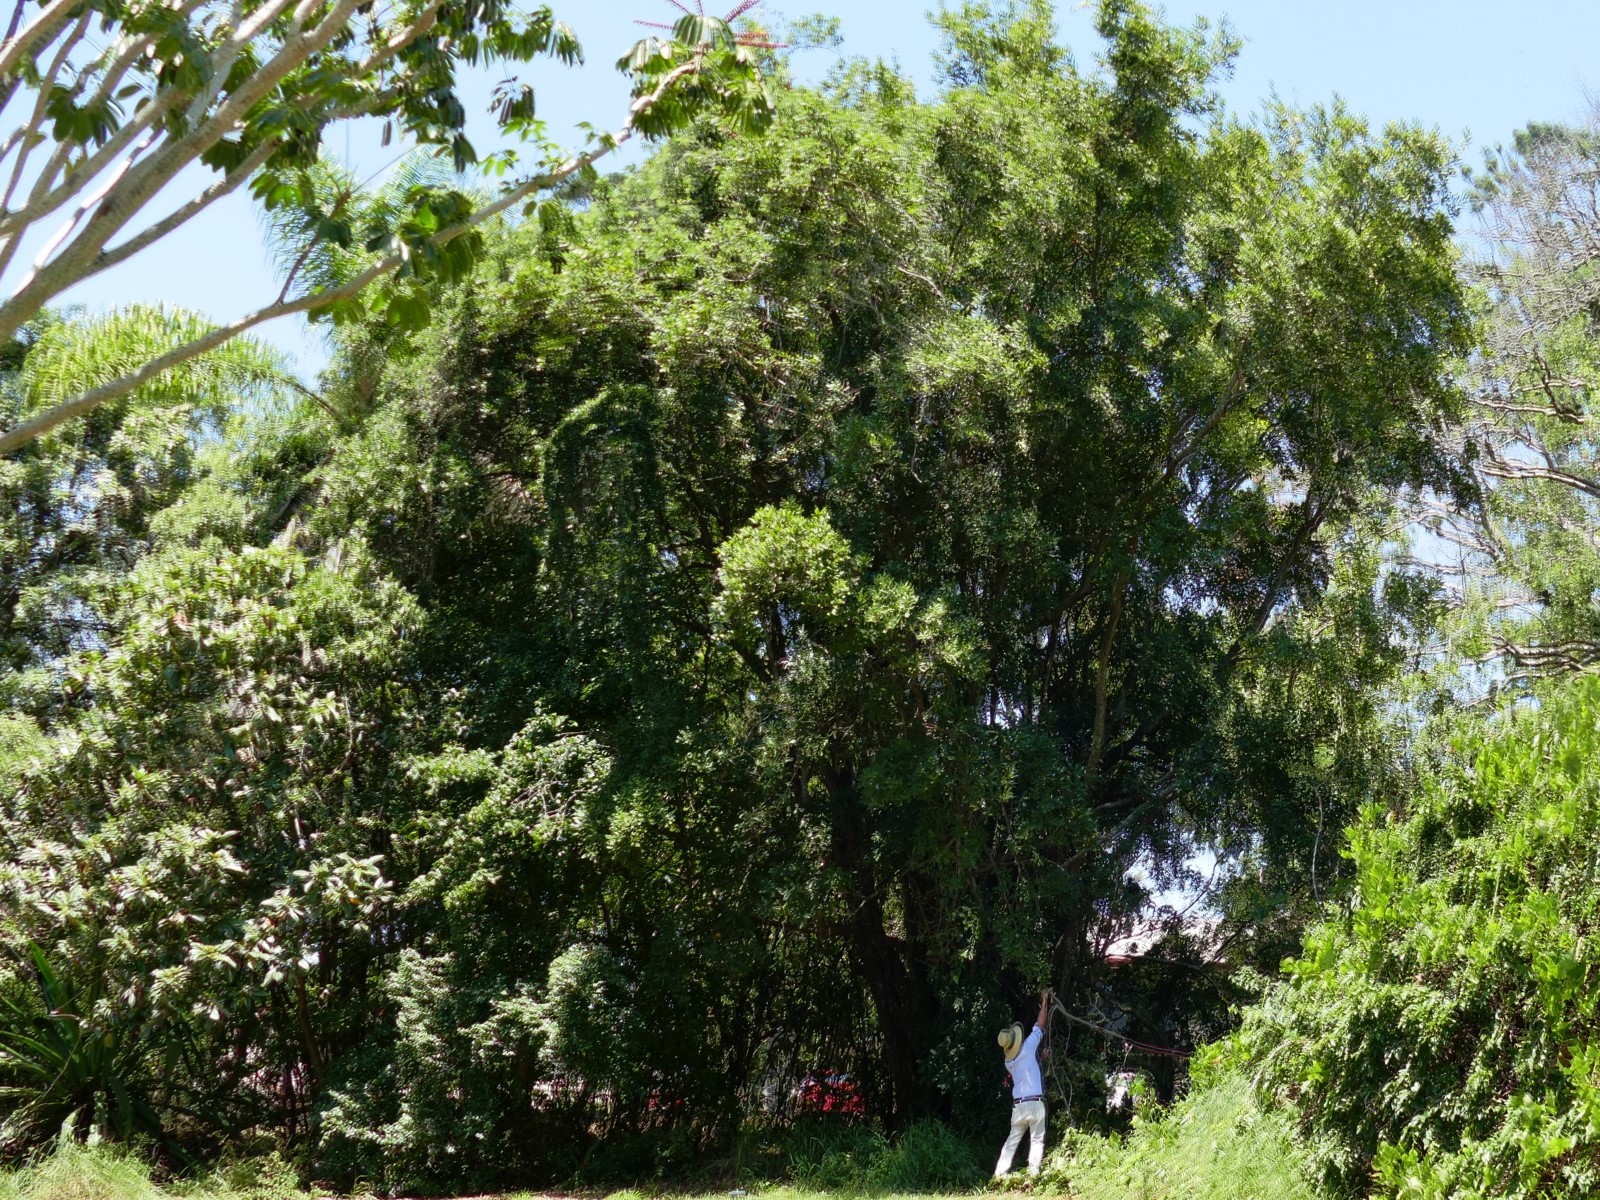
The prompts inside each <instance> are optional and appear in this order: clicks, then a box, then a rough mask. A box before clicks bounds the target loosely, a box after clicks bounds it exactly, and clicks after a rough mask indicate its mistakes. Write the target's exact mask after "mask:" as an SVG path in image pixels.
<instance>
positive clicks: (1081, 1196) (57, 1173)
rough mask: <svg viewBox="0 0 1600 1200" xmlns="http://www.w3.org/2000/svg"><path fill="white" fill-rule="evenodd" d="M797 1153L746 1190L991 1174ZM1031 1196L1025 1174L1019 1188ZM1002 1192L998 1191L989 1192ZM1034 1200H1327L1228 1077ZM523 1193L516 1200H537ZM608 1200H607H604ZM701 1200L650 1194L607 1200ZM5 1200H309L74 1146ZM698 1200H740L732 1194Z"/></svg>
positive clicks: (918, 1182) (811, 1193)
mask: <svg viewBox="0 0 1600 1200" xmlns="http://www.w3.org/2000/svg"><path fill="white" fill-rule="evenodd" d="M813 1140H814V1143H815V1144H811V1143H806V1144H804V1145H802V1146H800V1147H797V1150H798V1153H797V1154H796V1155H795V1157H794V1161H793V1162H792V1168H793V1169H794V1170H795V1171H796V1172H797V1174H798V1176H799V1178H797V1179H796V1180H795V1181H794V1182H793V1183H791V1184H776V1185H774V1184H767V1185H761V1184H750V1185H746V1186H747V1190H748V1192H749V1195H750V1197H751V1198H752V1200H755V1198H756V1197H759V1200H820V1198H822V1197H829V1196H855V1197H871V1198H872V1200H899V1198H901V1197H905V1198H909V1197H913V1196H928V1195H945V1196H950V1195H962V1194H965V1195H975V1194H977V1195H981V1194H984V1193H985V1192H986V1191H987V1188H986V1186H985V1184H986V1181H985V1180H984V1179H983V1173H982V1172H981V1170H979V1169H978V1168H976V1167H974V1165H973V1159H972V1153H973V1151H972V1150H971V1149H970V1148H969V1147H966V1146H964V1145H963V1144H961V1143H960V1142H958V1141H957V1140H956V1139H954V1138H953V1137H952V1136H951V1135H949V1134H948V1133H947V1132H945V1131H944V1130H942V1128H940V1127H937V1126H933V1125H926V1126H917V1127H914V1128H913V1130H911V1131H908V1133H907V1134H906V1135H905V1136H904V1137H902V1138H901V1139H900V1140H899V1141H898V1142H897V1143H890V1142H888V1141H886V1140H884V1139H883V1138H881V1137H879V1136H878V1135H876V1134H870V1133H868V1132H866V1131H855V1132H854V1133H853V1134H852V1135H851V1136H849V1137H844V1136H834V1137H828V1138H822V1137H819V1138H816V1139H813ZM1008 1182H1009V1183H1010V1184H1011V1185H1012V1186H1013V1187H1020V1186H1021V1185H1022V1184H1023V1183H1024V1182H1025V1177H1024V1176H1023V1175H1022V1174H1021V1173H1020V1172H1018V1173H1017V1174H1016V1175H1015V1176H1013V1178H1012V1179H1011V1180H1009V1181H1008ZM989 1186H990V1187H992V1186H993V1185H989ZM1034 1194H1035V1195H1036V1196H1037V1195H1044V1196H1051V1197H1058V1198H1067V1197H1070V1198H1071V1200H1323V1198H1322V1197H1321V1196H1320V1195H1319V1193H1318V1192H1317V1190H1316V1189H1314V1188H1313V1187H1312V1186H1311V1185H1310V1184H1309V1183H1308V1182H1307V1174H1306V1156H1305V1154H1304V1152H1303V1150H1302V1149H1301V1147H1300V1146H1299V1144H1298V1143H1297V1141H1296V1139H1295V1137H1294V1133H1293V1129H1292V1127H1291V1125H1290V1121H1289V1118H1288V1117H1287V1116H1286V1115H1285V1114H1282V1113H1275V1112H1268V1111H1265V1110H1263V1109H1262V1108H1261V1106H1260V1105H1259V1104H1258V1103H1257V1102H1256V1100H1255V1098H1254V1096H1253V1095H1252V1093H1251V1090H1250V1087H1249V1085H1248V1083H1247V1082H1246V1081H1245V1080H1244V1079H1243V1078H1241V1077H1239V1076H1224V1077H1223V1078H1221V1079H1219V1080H1217V1081H1216V1082H1215V1083H1213V1084H1211V1085H1210V1086H1208V1087H1206V1088H1203V1089H1201V1090H1198V1091H1196V1092H1195V1093H1194V1094H1193V1095H1191V1096H1190V1097H1189V1098H1188V1099H1186V1100H1184V1101H1182V1102H1180V1103H1179V1104H1176V1105H1174V1106H1173V1107H1172V1108H1171V1109H1170V1110H1168V1111H1166V1112H1164V1113H1162V1114H1160V1115H1159V1116H1158V1117H1156V1118H1154V1119H1148V1120H1141V1121H1139V1122H1138V1124H1137V1126H1136V1128H1135V1130H1134V1132H1133V1133H1132V1135H1131V1136H1129V1137H1127V1138H1121V1139H1119V1138H1102V1137H1098V1136H1093V1135H1088V1134H1067V1135H1066V1137H1065V1138H1064V1139H1063V1140H1062V1141H1061V1142H1060V1144H1058V1145H1057V1146H1056V1147H1055V1148H1054V1150H1053V1151H1052V1153H1051V1155H1050V1157H1049V1160H1048V1162H1047V1164H1046V1169H1045V1174H1044V1178H1043V1179H1041V1180H1040V1181H1039V1184H1038V1186H1037V1187H1036V1188H1035V1189H1034ZM538 1195H539V1194H538V1193H517V1194H516V1195H513V1196H508V1197H506V1198H505V1200H535V1198H536V1197H537V1196H538ZM603 1195H605V1193H602V1192H598V1191H597V1192H596V1193H595V1196H596V1197H597V1200H598V1198H599V1197H601V1196H603ZM658 1196H665V1197H670V1200H697V1198H696V1197H694V1196H692V1195H685V1194H684V1193H681V1192H674V1191H673V1190H672V1189H670V1188H668V1189H665V1190H664V1191H657V1190H655V1189H640V1190H627V1191H617V1192H612V1193H610V1194H609V1196H606V1200H652V1198H653V1197H658ZM0 1200H308V1197H307V1194H306V1193H303V1192H301V1191H299V1190H298V1189H297V1188H296V1187H295V1185H294V1181H293V1176H292V1174H291V1173H290V1171H289V1169H288V1167H286V1166H285V1165H284V1164H283V1163H282V1162H281V1160H279V1159H277V1158H275V1157H269V1158H265V1159H253V1160H248V1161H245V1162H241V1163H237V1164H235V1165H232V1166H226V1167H222V1168H219V1169H218V1170H217V1171H215V1172H214V1173H213V1174H211V1175H210V1176H208V1177H206V1178H205V1179H203V1180H200V1181H198V1182H179V1183H176V1184H174V1185H171V1186H165V1187H164V1186H161V1185H158V1184H156V1183H154V1182H153V1181H152V1180H151V1178H150V1173H149V1171H148V1169H147V1167H146V1166H145V1164H144V1163H143V1162H142V1161H140V1160H139V1159H137V1158H135V1157H132V1156H129V1155H126V1154H122V1153H119V1152H117V1151H115V1150H112V1149H108V1148H106V1147H90V1146H84V1145H80V1144H78V1143H77V1142H74V1141H71V1140H65V1141H63V1142H62V1143H61V1144H60V1145H59V1146H58V1147H57V1148H56V1149H55V1150H54V1151H53V1152H52V1153H51V1154H49V1155H48V1156H45V1157H42V1158H40V1159H39V1160H37V1161H36V1162H35V1163H33V1164H32V1165H31V1166H28V1167H25V1168H23V1169H21V1170H17V1171H10V1172H6V1171H0ZM698 1200H729V1189H728V1188H721V1189H718V1190H715V1191H708V1192H706V1193H704V1195H703V1197H700V1198H698Z"/></svg>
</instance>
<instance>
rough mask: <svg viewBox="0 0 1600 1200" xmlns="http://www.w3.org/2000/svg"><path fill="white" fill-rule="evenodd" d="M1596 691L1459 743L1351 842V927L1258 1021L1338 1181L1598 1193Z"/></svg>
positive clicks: (1257, 1034)
mask: <svg viewBox="0 0 1600 1200" xmlns="http://www.w3.org/2000/svg"><path fill="white" fill-rule="evenodd" d="M1597 716H1600V679H1597V678H1594V677H1589V678H1584V679H1580V680H1576V681H1573V682H1571V683H1568V684H1565V685H1563V686H1561V687H1559V688H1554V689H1552V690H1550V691H1548V692H1546V693H1544V694H1543V695H1542V696H1541V697H1540V699H1539V703H1538V705H1537V707H1530V708H1525V709H1522V710H1520V711H1516V712H1512V713H1502V714H1500V715H1499V716H1496V717H1493V718H1491V719H1489V720H1486V721H1481V722H1479V723H1478V724H1476V725H1474V726H1473V727H1471V728H1469V729H1468V730H1467V731H1466V732H1465V733H1464V734H1462V735H1460V736H1458V737H1456V738H1455V739H1454V740H1453V742H1452V743H1451V744H1450V745H1449V747H1448V748H1447V750H1446V751H1445V753H1443V754H1442V755H1441V756H1440V765H1439V766H1438V767H1437V768H1436V769H1435V771H1434V772H1433V776H1432V778H1431V779H1429V780H1428V781H1427V783H1426V786H1425V787H1424V788H1423V789H1422V790H1421V793H1420V794H1419V795H1418V796H1417V797H1415V799H1414V800H1413V802H1412V804H1411V807H1410V811H1409V812H1408V813H1406V814H1404V815H1403V816H1402V815H1400V814H1391V813H1388V812H1378V811H1374V812H1370V813H1368V814H1367V815H1366V816H1365V817H1364V819H1363V820H1362V822H1361V824H1360V825H1359V826H1358V827H1357V828H1356V829H1354V830H1353V831H1352V834H1351V844H1350V850H1349V852H1348V853H1349V855H1350V857H1351V858H1352V859H1353V861H1354V864H1355V870H1356V878H1357V892H1356V895H1355V897H1354V898H1353V900H1352V903H1351V907H1350V910H1349V911H1348V912H1347V913H1346V914H1344V915H1342V916H1340V917H1339V918H1337V919H1334V920H1331V921H1329V922H1328V923H1327V924H1325V925H1324V926H1323V927H1322V928H1320V929H1319V930H1317V931H1316V932H1314V933H1313V934H1312V935H1311V936H1310V937H1309V938H1308V939H1307V941H1306V945H1305V950H1304V953H1303V954H1302V956H1301V957H1300V958H1299V959H1298V960H1297V961H1294V962H1292V963H1290V964H1289V972H1290V978H1289V980H1288V982H1287V983H1286V984H1285V985H1283V986H1282V987H1280V988H1278V989H1277V990H1275V991H1274V992H1272V993H1270V994H1269V996H1268V998H1267V999H1266V1001H1265V1002H1264V1003H1263V1004H1262V1005H1261V1006H1260V1007H1259V1008H1258V1009H1256V1010H1254V1011H1252V1012H1251V1013H1250V1014H1248V1017H1247V1020H1246V1024H1245V1029H1244V1033H1243V1036H1242V1041H1241V1043H1240V1044H1241V1048H1242V1050H1243V1052H1244V1053H1245V1054H1246V1055H1248V1056H1249V1061H1250V1062H1251V1063H1252V1065H1253V1069H1254V1070H1255V1071H1256V1072H1257V1074H1258V1078H1259V1081H1260V1083H1261V1084H1262V1085H1263V1086H1264V1087H1265V1088H1266V1089H1268V1090H1269V1091H1270V1092H1271V1093H1272V1094H1273V1095H1275V1096H1277V1097H1279V1098H1281V1099H1282V1100H1283V1101H1284V1102H1285V1103H1287V1104H1288V1105H1290V1106H1292V1107H1294V1108H1297V1109H1299V1110H1300V1111H1301V1112H1302V1113H1303V1116H1304V1122H1305V1127H1306V1128H1307V1130H1308V1131H1310V1132H1311V1133H1313V1134H1314V1135H1316V1139H1317V1140H1316V1143H1315V1144H1316V1147H1317V1150H1316V1157H1317V1164H1318V1167H1319V1170H1320V1172H1321V1173H1322V1175H1323V1177H1324V1178H1325V1179H1326V1180H1327V1181H1328V1182H1329V1183H1330V1184H1333V1185H1337V1186H1340V1187H1343V1188H1346V1189H1349V1190H1356V1189H1362V1190H1365V1188H1366V1187H1367V1186H1368V1183H1369V1181H1370V1179H1371V1178H1372V1177H1373V1176H1374V1175H1376V1177H1377V1180H1378V1183H1379V1187H1380V1189H1381V1191H1382V1193H1383V1194H1386V1195H1390V1196H1402V1197H1406V1198H1407V1200H1428V1198H1432V1197H1438V1198H1440V1200H1443V1198H1444V1197H1451V1198H1453V1200H1454V1198H1459V1200H1473V1198H1482V1200H1487V1198H1489V1197H1496V1198H1505V1200H1522V1198H1526V1200H1534V1198H1535V1197H1537V1198H1539V1200H1559V1198H1562V1197H1578V1196H1591V1195H1594V1194H1596V1192H1597V1191H1600V976H1597V975H1596V973H1595V972H1594V971H1593V970H1592V969H1591V966H1590V964H1591V962H1592V961H1593V958H1594V949H1593V947H1594V938H1595V936H1596V935H1595V930H1596V929H1597V928H1600V855H1597V854H1596V850H1595V847H1596V845H1597V844H1600V770H1597V769H1596V766H1595V764H1596V762H1597V757H1596V756H1597V754H1600V722H1597Z"/></svg>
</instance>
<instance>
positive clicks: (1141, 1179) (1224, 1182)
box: [1044, 1073, 1318, 1200]
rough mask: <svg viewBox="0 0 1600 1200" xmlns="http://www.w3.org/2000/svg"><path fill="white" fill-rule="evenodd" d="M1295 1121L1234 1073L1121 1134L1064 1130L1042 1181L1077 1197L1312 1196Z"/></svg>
mask: <svg viewBox="0 0 1600 1200" xmlns="http://www.w3.org/2000/svg"><path fill="white" fill-rule="evenodd" d="M1309 1171H1310V1162H1309V1158H1308V1156H1307V1154H1306V1152H1305V1150H1304V1149H1303V1148H1302V1147H1301V1146H1300V1145H1299V1144H1298V1143H1297V1142H1296V1140H1295V1136H1294V1128H1293V1122H1292V1119H1291V1118H1290V1117H1289V1116H1288V1115H1287V1114H1285V1113H1282V1112H1278V1111H1272V1110H1269V1109H1267V1108H1264V1107H1263V1106H1262V1105H1261V1104H1260V1103H1259V1102H1258V1100H1257V1099H1256V1097H1255V1096H1254V1094H1253V1093H1252V1090H1251V1086H1250V1082H1249V1080H1248V1079H1247V1078H1246V1077H1245V1076H1244V1075H1243V1074H1241V1073H1231V1074H1227V1075H1224V1076H1223V1077H1222V1078H1220V1079H1218V1080H1216V1081H1215V1082H1212V1083H1210V1085H1209V1086H1205V1087H1201V1088H1199V1089H1197V1090H1196V1091H1195V1092H1194V1093H1193V1094H1192V1095H1190V1096H1189V1097H1188V1098H1187V1099H1185V1100H1183V1101H1181V1102H1179V1103H1178V1104H1176V1105H1174V1106H1173V1107H1172V1108H1171V1109H1170V1110H1169V1111H1167V1112H1164V1113H1160V1114H1158V1115H1157V1116H1156V1117H1155V1118H1154V1119H1145V1118H1142V1117H1141V1118H1136V1119H1135V1126H1134V1132H1133V1133H1132V1134H1131V1135H1130V1136H1129V1137H1128V1138H1126V1139H1123V1138H1120V1137H1117V1136H1115V1135H1113V1136H1112V1137H1109V1138H1103V1137H1098V1136H1095V1135H1091V1134H1079V1133H1069V1134H1068V1135H1067V1136H1066V1138H1065V1139H1063V1141H1062V1144H1061V1145H1060V1147H1059V1148H1058V1149H1057V1150H1056V1151H1055V1152H1054V1153H1052V1154H1051V1156H1050V1158H1049V1159H1048V1160H1047V1162H1046V1165H1045V1172H1044V1185H1045V1187H1046V1188H1047V1189H1048V1190H1050V1191H1058V1192H1062V1193H1065V1194H1069V1195H1071V1196H1073V1197H1074V1198H1075V1200H1169V1198H1170V1200H1316V1197H1317V1195H1318V1192H1317V1190H1316V1189H1315V1188H1313V1186H1312V1185H1311V1183H1310V1182H1309Z"/></svg>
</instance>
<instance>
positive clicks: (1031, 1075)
mask: <svg viewBox="0 0 1600 1200" xmlns="http://www.w3.org/2000/svg"><path fill="white" fill-rule="evenodd" d="M1049 1013H1050V990H1049V989H1048V988H1046V989H1045V990H1044V991H1042V992H1040V993H1039V1016H1038V1019H1037V1020H1035V1021H1034V1023H1033V1028H1032V1029H1031V1030H1029V1032H1028V1036H1027V1037H1026V1038H1024V1037H1023V1036H1022V1026H1021V1025H1020V1024H1017V1023H1016V1022H1013V1023H1012V1024H1011V1025H1009V1026H1007V1027H1006V1028H1005V1029H1002V1030H1001V1031H1000V1049H1001V1050H1002V1051H1004V1053H1005V1056H1006V1067H1007V1069H1008V1070H1009V1071H1010V1072H1011V1133H1010V1135H1009V1136H1008V1137H1007V1138H1006V1144H1005V1145H1004V1146H1002V1147H1001V1148H1000V1161H999V1162H998V1163H996V1164H995V1168H994V1177H995V1178H996V1179H999V1178H1000V1177H1001V1176H1002V1175H1004V1174H1005V1173H1006V1172H1007V1171H1009V1170H1010V1169H1011V1160H1012V1159H1013V1158H1014V1157H1015V1156H1016V1153H1017V1147H1018V1146H1020V1145H1021V1144H1022V1135H1023V1133H1025V1132H1027V1133H1031V1134H1032V1140H1031V1141H1030V1142H1029V1143H1028V1174H1029V1176H1034V1175H1037V1174H1038V1173H1039V1167H1040V1164H1042V1163H1043V1162H1044V1118H1045V1112H1044V1078H1043V1076H1042V1075H1041V1073H1040V1071H1039V1045H1040V1043H1041V1042H1043V1041H1044V1023H1045V1018H1046V1017H1047V1016H1048V1015H1049Z"/></svg>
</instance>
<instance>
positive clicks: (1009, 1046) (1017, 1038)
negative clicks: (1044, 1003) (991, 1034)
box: [997, 1021, 1022, 1062]
mask: <svg viewBox="0 0 1600 1200" xmlns="http://www.w3.org/2000/svg"><path fill="white" fill-rule="evenodd" d="M997 1040H998V1041H999V1043H1000V1052H1001V1053H1002V1054H1004V1055H1005V1056H1006V1061H1007V1062H1010V1061H1011V1060H1012V1059H1013V1058H1015V1057H1016V1056H1017V1051H1018V1050H1021V1049H1022V1026H1021V1025H1019V1024H1017V1023H1016V1022H1015V1021H1013V1022H1011V1024H1010V1025H1008V1026H1006V1028H1004V1029H1002V1030H1001V1031H1000V1037H999V1038H998V1039H997Z"/></svg>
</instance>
